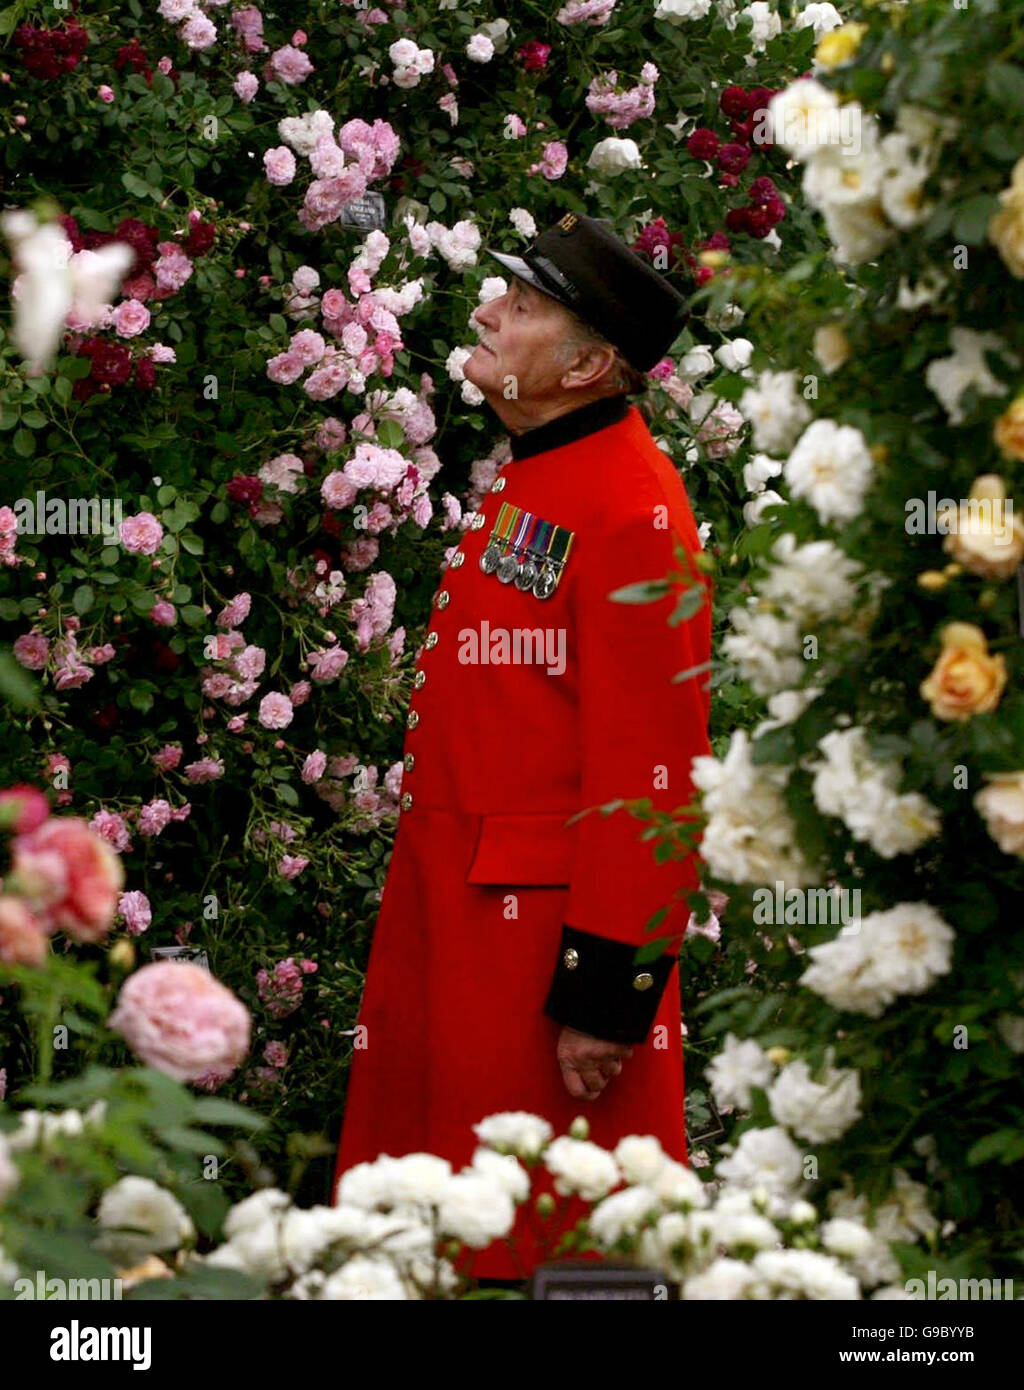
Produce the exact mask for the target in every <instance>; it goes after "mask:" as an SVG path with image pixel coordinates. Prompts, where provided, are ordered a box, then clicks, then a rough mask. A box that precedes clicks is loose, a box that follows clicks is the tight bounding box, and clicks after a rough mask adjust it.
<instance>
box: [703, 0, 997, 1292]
mask: <svg viewBox="0 0 1024 1390" xmlns="http://www.w3.org/2000/svg"><path fill="white" fill-rule="evenodd" d="M848 17H850V18H854V19H863V23H852V24H848V25H846V26H844V28H843V29H842V30H840V29H838V28H837V29H835V30H834V31H832V32H830V33H829V34H828V35H826V37H825V38H824V39H822V41H821V43H820V45H819V48H818V61H817V63H816V71H815V74H814V75H813V76H810V77H807V76H805V77H802V78H801V79H800V80H798V81H797V82H795V83H794V84H792V85H791V86H790V87H788V88H787V89H786V90H784V91H783V92H782V93H780V94H779V95H778V96H777V97H775V98H774V99H773V101H772V102H771V103H770V109H771V115H772V119H773V122H774V125H775V131H776V138H777V139H778V140H779V141H780V143H782V144H783V145H784V147H785V148H786V149H787V150H788V151H789V152H790V154H791V155H792V156H793V158H794V159H795V160H797V161H798V163H799V166H800V168H801V169H802V170H803V174H802V185H803V192H804V194H805V196H806V199H807V202H808V204H809V205H810V207H811V208H812V209H813V210H814V212H815V215H819V214H820V216H821V219H822V224H823V225H824V227H825V230H826V231H827V233H828V236H829V239H830V241H831V243H832V251H831V260H832V262H833V264H834V265H838V266H840V267H841V269H842V272H843V275H844V277H847V278H848V280H849V282H850V284H851V286H852V299H851V298H850V296H849V294H848V293H847V291H846V290H845V289H844V288H842V287H841V286H840V284H839V282H838V281H837V280H836V279H835V276H834V274H832V273H829V274H828V275H826V276H824V277H823V278H822V279H820V280H818V281H817V283H816V287H815V289H814V290H813V291H812V292H810V293H808V292H807V290H806V289H805V288H804V287H805V286H807V285H809V284H810V283H811V277H812V275H813V274H814V271H815V268H816V263H815V262H814V261H808V262H807V263H806V265H805V266H804V267H796V268H795V269H794V271H793V272H791V273H790V275H789V276H788V277H783V278H782V281H781V282H779V281H776V282H774V283H769V282H768V281H767V280H766V279H765V278H764V277H759V276H758V275H757V274H756V273H747V272H745V271H742V272H741V271H737V275H738V277H739V283H738V284H737V285H736V286H734V288H733V291H732V293H733V294H734V295H735V297H736V299H737V301H738V302H739V303H741V304H742V305H744V306H745V307H746V309H747V311H748V314H749V321H750V323H751V325H752V332H753V333H754V334H755V338H756V341H757V343H758V349H755V352H754V355H753V357H752V359H751V368H750V370H751V373H752V376H751V381H750V383H748V384H746V385H741V386H738V387H737V388H735V389H733V388H732V386H731V385H730V384H729V383H728V382H722V383H719V384H718V386H719V393H720V394H722V395H723V396H724V397H725V398H727V399H735V400H736V402H737V403H738V406H739V409H740V410H741V412H742V413H743V415H744V416H745V417H746V419H747V420H748V422H749V424H750V426H751V431H752V436H753V443H754V446H755V448H756V449H758V450H759V451H761V453H760V454H759V455H757V456H756V457H755V460H754V461H753V462H752V464H751V465H750V477H749V482H750V484H751V490H752V491H756V489H757V488H758V487H760V488H761V489H762V496H767V498H768V500H767V501H766V502H765V503H764V505H763V506H762V507H760V508H759V509H758V510H757V512H756V513H754V514H750V515H749V517H748V519H749V520H750V521H751V524H752V526H753V529H752V530H751V532H750V535H749V547H748V553H749V554H750V555H751V556H753V557H754V559H755V562H756V565H757V574H756V576H755V579H754V583H753V586H752V591H751V592H747V593H745V594H744V593H743V592H741V590H740V588H739V586H734V589H733V594H734V606H733V610H732V612H731V614H730V617H729V628H730V631H729V634H728V635H727V636H726V638H725V639H724V642H723V652H724V658H725V660H726V661H727V662H728V663H729V664H730V665H731V667H732V668H733V669H735V670H737V671H738V672H739V673H740V675H741V676H742V677H743V678H745V679H746V680H747V681H748V682H749V683H750V685H751V686H752V687H753V689H754V690H755V691H756V693H757V694H758V695H759V696H760V697H761V699H762V700H764V701H765V702H766V707H765V708H763V709H762V711H761V712H762V715H764V716H765V717H763V718H762V719H761V720H760V722H759V723H758V724H757V726H756V727H755V728H754V729H753V730H752V731H751V730H745V729H744V730H739V731H736V732H735V733H734V734H733V735H732V737H731V738H730V739H729V740H728V741H727V746H725V741H723V744H722V745H720V746H719V747H718V748H717V749H716V753H717V755H718V756H717V757H714V758H709V759H704V760H699V765H698V767H697V768H696V775H697V782H698V784H699V786H700V788H701V789H702V792H703V803H704V810H705V813H706V815H707V831H706V834H705V837H704V841H703V852H704V856H705V859H706V862H707V864H708V867H709V868H710V870H711V872H712V875H713V876H714V879H715V880H717V881H718V882H719V886H720V887H722V888H724V889H727V891H728V893H729V932H730V935H731V936H732V937H733V939H734V941H735V942H736V943H737V944H738V943H740V942H742V943H743V945H744V947H745V949H746V950H748V951H749V953H750V956H751V959H752V960H753V961H754V962H755V963H756V964H757V965H758V966H759V968H760V970H761V971H762V973H765V974H767V976H768V978H769V981H770V983H771V986H772V993H771V994H769V995H767V996H765V997H764V998H761V999H758V998H756V997H751V996H749V995H747V996H746V997H744V995H743V994H742V993H741V992H739V991H729V992H720V993H718V994H717V995H715V996H714V997H713V998H710V999H708V1000H706V1001H705V1005H704V1006H703V1011H704V1013H705V1014H706V1015H707V1017H706V1019H705V1022H704V1027H705V1030H706V1031H710V1032H712V1033H717V1034H719V1035H721V1034H725V1035H726V1037H725V1048H724V1050H723V1051H721V1052H720V1054H719V1056H718V1057H717V1058H715V1059H714V1060H713V1061H712V1062H711V1064H710V1066H709V1068H708V1077H709V1080H710V1083H711V1086H712V1091H713V1094H714V1095H715V1096H716V1097H717V1099H718V1102H719V1104H720V1105H721V1106H723V1107H724V1108H728V1109H732V1108H735V1109H736V1110H737V1111H739V1112H740V1115H739V1120H740V1123H739V1124H738V1125H736V1126H734V1128H733V1133H732V1137H733V1138H736V1137H738V1140H739V1143H738V1147H737V1156H738V1154H739V1153H740V1152H741V1151H742V1149H743V1146H744V1145H748V1146H751V1147H752V1146H754V1145H755V1144H760V1143H763V1144H768V1143H769V1142H777V1140H772V1141H769V1139H768V1137H767V1136H773V1135H774V1136H778V1135H779V1134H780V1133H782V1132H787V1133H789V1134H790V1135H792V1136H795V1137H796V1138H798V1139H802V1140H805V1141H806V1142H807V1143H809V1144H810V1145H812V1146H813V1152H814V1156H815V1175H816V1177H817V1179H818V1181H819V1182H820V1184H821V1188H820V1189H819V1191H818V1193H817V1197H818V1199H822V1198H823V1196H824V1194H823V1191H822V1189H825V1188H832V1193H831V1196H830V1197H829V1198H828V1203H829V1206H828V1207H827V1208H826V1209H829V1210H831V1212H832V1214H833V1215H835V1216H836V1217H838V1218H839V1219H841V1220H845V1218H846V1217H847V1216H848V1215H849V1214H851V1213H854V1212H856V1213H857V1214H858V1217H859V1218H862V1219H863V1220H864V1221H865V1222H867V1223H868V1224H869V1225H871V1227H872V1229H873V1230H874V1231H875V1232H876V1233H877V1232H884V1233H886V1234H887V1235H888V1236H890V1237H893V1238H895V1240H896V1241H897V1244H896V1246H895V1251H896V1253H897V1255H898V1256H899V1259H900V1261H901V1264H902V1265H903V1271H904V1274H911V1275H915V1274H917V1273H918V1271H921V1270H925V1269H934V1270H937V1271H939V1272H942V1271H944V1270H951V1271H952V1270H958V1271H961V1272H963V1271H966V1270H967V1269H970V1270H971V1271H972V1272H973V1271H974V1270H975V1269H977V1270H980V1271H983V1272H985V1273H988V1272H989V1271H990V1270H994V1269H995V1270H1001V1271H1003V1272H1005V1273H1007V1274H1009V1273H1011V1272H1012V1266H1013V1263H1014V1261H1015V1259H1016V1254H1015V1252H1016V1251H1017V1250H1019V1242H1020V1232H1021V1229H1022V1227H1024V1211H1022V1209H1021V1205H1020V1200H1019V1191H1020V1184H1019V1181H1018V1182H1016V1185H1015V1183H1014V1177H1015V1175H1017V1176H1019V1173H1020V1165H1021V1163H1022V1161H1024V1140H1022V1137H1021V1127H1022V1120H1024V1114H1022V1110H1021V1100H1020V1060H1021V1059H1020V1054H1021V1052H1022V1051H1024V992H1022V991H1024V946H1022V943H1021V936H1020V932H1019V930H1018V926H1017V922H1018V917H1019V895H1020V891H1021V863H1020V860H1021V846H1022V843H1024V841H1022V837H1021V834H1020V827H1021V825H1022V824H1024V811H1022V805H1024V803H1022V802H1021V780H1022V779H1021V772H1020V769H1021V767H1022V766H1024V704H1022V698H1021V695H1020V680H1021V675H1022V673H1024V666H1022V655H1021V653H1022V648H1021V637H1020V634H1021V627H1020V604H1019V597H1018V593H1017V586H1015V585H1014V584H1013V583H1012V582H1011V580H1012V578H1013V576H1014V575H1015V574H1017V573H1019V566H1020V563H1021V561H1022V559H1024V544H1022V537H1021V532H1020V531H1019V529H1018V527H1017V519H1016V518H1014V516H1013V500H1014V494H1015V492H1016V491H1018V490H1019V487H1020V483H1021V480H1022V477H1024V475H1022V473H1021V465H1022V462H1024V448H1022V447H1021V436H1020V430H1019V421H1020V418H1021V410H1022V407H1021V401H1020V386H1021V380H1020V372H1021V365H1022V362H1024V338H1022V336H1021V331H1020V327H1019V324H1020V314H1019V312H1017V311H1018V309H1019V308H1020V279H1021V276H1022V273H1024V262H1022V261H1021V260H1020V257H1019V247H1020V244H1021V238H1022V235H1024V232H1022V229H1024V221H1022V215H1021V210H1022V206H1024V204H1022V202H1021V198H1020V196H1019V191H1020V179H1021V169H1022V168H1024V165H1022V163H1021V154H1022V151H1021V145H1020V132H1019V116H1020V112H1021V110H1022V109H1024V73H1022V70H1021V68H1020V67H1019V65H1018V64H1017V63H1016V62H1015V61H1013V60H1012V55H1013V54H1014V53H1015V51H1016V50H1015V45H1014V42H1013V41H1012V38H1011V30H1012V24H1011V21H1010V18H1009V16H1007V15H1006V14H1005V13H1003V12H1001V11H1000V10H999V9H998V8H997V7H995V6H986V7H982V8H981V9H980V10H976V11H975V12H974V14H973V18H972V26H971V31H970V45H969V52H968V50H967V48H966V47H964V46H962V45H961V41H960V40H961V38H962V36H963V35H962V29H961V19H962V16H961V13H960V12H959V11H957V10H955V9H951V8H949V7H947V6H946V5H943V4H940V3H938V2H937V0H936V3H932V0H925V2H924V3H922V4H919V5H915V6H912V7H905V8H903V7H899V8H895V7H894V8H893V9H892V11H891V13H889V12H888V11H886V10H883V9H880V7H868V6H865V7H864V9H863V15H857V14H854V15H851V16H848ZM978 73H982V74H983V77H982V79H980V80H979V79H978V76H977V75H978ZM952 112H955V117H954V116H951V114H950V113H952ZM840 118H842V120H840ZM842 122H845V124H846V128H847V129H849V130H852V131H856V132H858V134H857V137H856V139H855V140H853V141H844V140H842V139H836V138H835V132H836V131H837V130H841V129H842V128H843V125H842ZM830 132H832V134H830ZM954 150H955V155H954ZM787 278H788V282H789V288H787V283H786V282H787ZM769 318H770V319H771V321H772V322H773V323H776V324H778V325H779V327H778V329H777V332H776V334H775V338H774V342H773V344H772V346H773V352H772V354H771V355H770V356H769V355H768V354H767V353H765V352H764V351H763V349H764V347H765V345H766V343H767V341H768V340H767V339H766V337H765V336H764V335H763V334H762V335H761V336H760V337H757V336H756V335H757V333H758V327H759V325H761V324H764V323H766V321H767V320H768V319H769ZM783 324H784V326H783ZM808 383H810V384H811V385H812V386H813V390H811V391H810V392H808V391H807V389H806V388H807V385H808ZM801 387H803V388H804V389H801ZM769 481H772V482H773V483H774V484H775V485H776V486H777V488H778V491H777V492H774V491H772V492H768V493H766V492H765V491H764V489H765V485H766V483H767V482H769ZM851 897H855V898H856V910H855V911H853V912H851V913H850V914H849V915H840V913H841V910H842V908H843V904H844V903H845V904H846V906H847V907H848V906H849V904H850V901H851ZM815 909H817V911H816V910H815ZM840 921H841V922H842V923H843V925H842V926H841V927H840ZM729 1162H735V1159H733V1160H730V1161H729ZM718 1171H719V1172H723V1171H728V1169H727V1165H719V1170H718ZM844 1187H848V1188H849V1194H850V1195H846V1196H844V1195H843V1189H844ZM854 1190H856V1193H857V1194H858V1195H857V1196H856V1197H854V1196H853V1195H852V1193H853V1192H854ZM911 1193H913V1196H912V1197H911V1196H910V1194H911ZM908 1199H909V1207H908V1205H907V1203H908ZM894 1211H899V1212H901V1213H902V1214H901V1215H900V1217H899V1220H898V1221H897V1222H896V1224H895V1225H894V1224H892V1217H893V1212H894ZM897 1228H898V1229H897ZM911 1232H916V1233H917V1234H918V1235H920V1236H923V1237H924V1240H925V1243H926V1246H927V1249H926V1250H922V1249H915V1248H912V1247H911V1246H910V1245H909V1244H907V1241H908V1238H909V1235H910V1233H911Z"/></svg>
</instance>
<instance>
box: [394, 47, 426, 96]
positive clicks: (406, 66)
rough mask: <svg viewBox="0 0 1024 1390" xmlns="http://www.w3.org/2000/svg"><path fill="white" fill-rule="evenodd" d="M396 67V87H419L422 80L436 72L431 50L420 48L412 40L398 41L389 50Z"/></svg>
mask: <svg viewBox="0 0 1024 1390" xmlns="http://www.w3.org/2000/svg"><path fill="white" fill-rule="evenodd" d="M388 57H389V58H390V59H391V61H392V62H393V63H394V65H395V73H394V81H395V86H396V87H402V88H409V87H418V86H419V83H420V78H421V77H425V76H426V75H427V74H428V73H431V72H433V71H434V55H433V53H432V52H431V50H430V49H429V48H420V47H419V45H418V44H416V43H414V42H413V40H412V39H398V40H397V42H395V43H393V44H392V45H391V47H390V48H389V49H388Z"/></svg>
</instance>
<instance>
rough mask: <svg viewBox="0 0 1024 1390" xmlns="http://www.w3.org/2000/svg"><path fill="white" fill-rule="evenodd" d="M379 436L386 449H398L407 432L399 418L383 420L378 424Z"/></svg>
mask: <svg viewBox="0 0 1024 1390" xmlns="http://www.w3.org/2000/svg"><path fill="white" fill-rule="evenodd" d="M377 438H378V439H379V440H380V443H381V444H382V445H383V447H384V448H385V449H397V448H398V447H399V446H400V445H401V443H402V440H403V439H404V438H405V434H404V433H403V431H402V426H401V425H400V424H399V423H398V421H397V420H382V421H381V422H380V424H379V425H378V426H377Z"/></svg>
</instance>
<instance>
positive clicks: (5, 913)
mask: <svg viewBox="0 0 1024 1390" xmlns="http://www.w3.org/2000/svg"><path fill="white" fill-rule="evenodd" d="M47 944H48V943H47V939H46V932H45V930H44V928H43V926H42V924H41V923H40V922H38V921H37V920H36V918H35V917H33V915H32V913H31V912H29V910H28V908H27V907H26V906H25V904H24V902H23V901H22V900H21V898H12V897H9V896H7V895H6V894H0V960H2V961H3V962H4V964H5V965H31V966H35V967H38V966H40V965H42V963H43V961H44V960H45V959H46V952H47Z"/></svg>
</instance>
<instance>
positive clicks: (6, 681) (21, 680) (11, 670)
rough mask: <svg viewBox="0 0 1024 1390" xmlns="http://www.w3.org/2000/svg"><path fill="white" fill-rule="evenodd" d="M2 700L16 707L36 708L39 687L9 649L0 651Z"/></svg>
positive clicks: (0, 697)
mask: <svg viewBox="0 0 1024 1390" xmlns="http://www.w3.org/2000/svg"><path fill="white" fill-rule="evenodd" d="M0 700H3V701H4V702H5V703H6V704H8V705H13V706H14V707H15V709H35V708H36V706H37V705H38V704H39V687H38V686H37V685H36V683H35V681H34V680H33V679H32V677H31V676H30V675H29V674H28V672H27V671H26V670H25V668H24V667H23V666H21V665H19V664H18V662H17V661H15V659H14V657H13V656H11V654H10V652H8V651H0Z"/></svg>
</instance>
